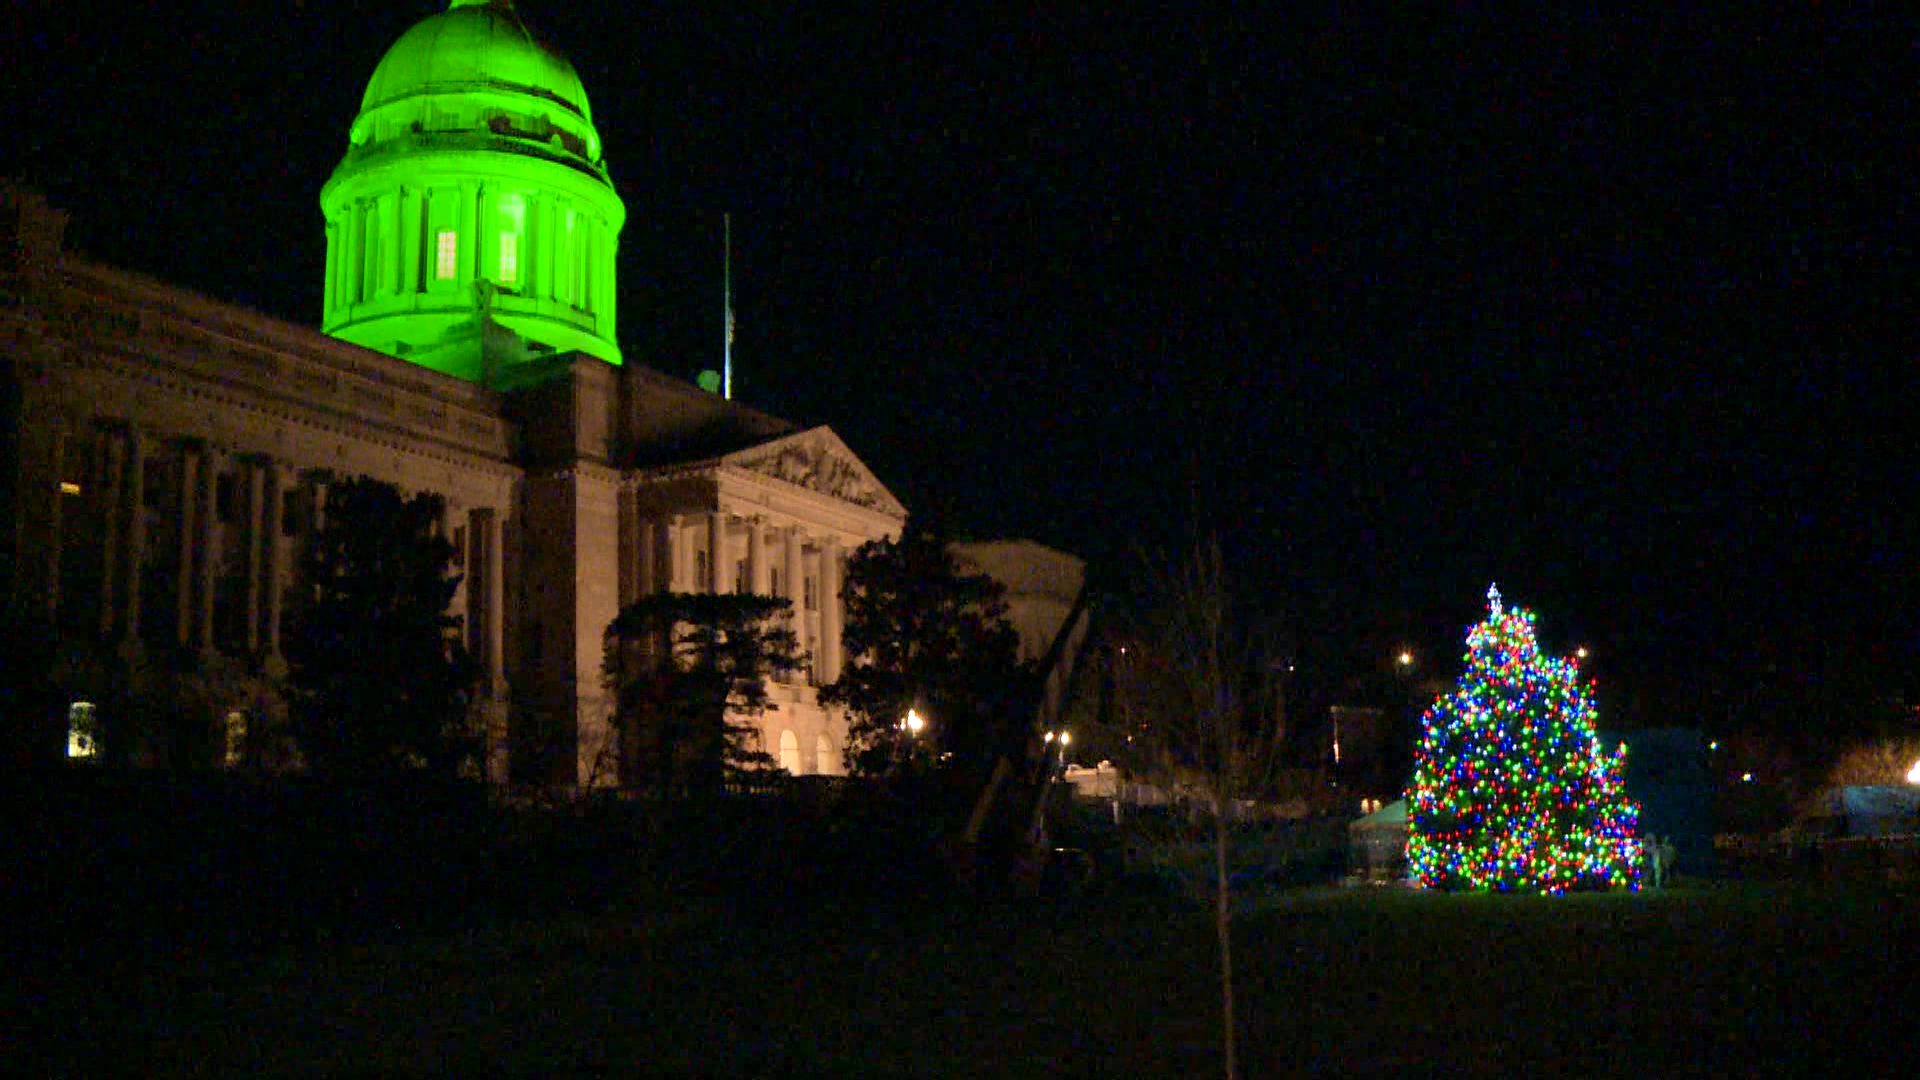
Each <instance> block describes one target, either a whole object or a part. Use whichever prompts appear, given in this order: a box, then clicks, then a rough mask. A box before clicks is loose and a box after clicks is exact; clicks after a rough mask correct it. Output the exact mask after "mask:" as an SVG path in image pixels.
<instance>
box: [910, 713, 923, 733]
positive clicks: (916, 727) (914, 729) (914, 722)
mask: <svg viewBox="0 0 1920 1080" xmlns="http://www.w3.org/2000/svg"><path fill="white" fill-rule="evenodd" d="M926 726H927V722H926V721H925V720H922V719H920V714H919V713H917V712H915V711H914V710H912V709H908V710H907V734H908V735H919V734H920V729H921V728H923V727H926Z"/></svg>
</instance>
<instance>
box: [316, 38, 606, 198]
mask: <svg viewBox="0 0 1920 1080" xmlns="http://www.w3.org/2000/svg"><path fill="white" fill-rule="evenodd" d="M460 132H471V133H475V134H479V133H485V134H487V135H491V136H505V137H509V138H515V139H517V140H519V141H520V142H522V143H524V144H526V145H525V149H526V150H528V151H531V152H536V153H543V152H555V151H557V152H564V153H565V154H566V155H567V156H569V157H572V158H576V159H579V161H580V162H581V163H583V164H586V165H588V166H589V167H591V168H594V169H596V170H599V169H603V168H604V166H603V165H602V163H601V161H600V136H599V134H598V133H596V132H595V131H594V129H593V109H592V107H591V106H589V105H588V104H587V91H586V88H585V87H583V86H581V85H580V76H579V75H578V74H576V73H575V72H574V70H573V65H572V64H571V63H569V62H568V61H567V58H566V57H564V56H562V55H560V53H559V52H558V51H556V50H555V49H554V48H553V47H552V46H549V45H547V44H546V43H545V42H542V41H540V40H539V39H538V38H536V37H534V36H533V34H532V33H530V32H529V31H528V30H527V26H526V24H525V23H523V22H521V21H520V16H519V15H518V14H517V13H515V11H514V10H513V4H512V3H510V2H509V0H455V2H454V4H453V6H452V7H450V8H449V9H448V10H446V11H444V12H442V13H440V14H438V15H434V16H432V17H430V18H427V19H425V20H423V21H421V22H420V23H419V24H417V25H415V26H414V27H413V29H411V30H408V31H407V32H406V33H405V34H403V35H401V37H400V40H399V41H396V42H394V44H393V47H392V48H391V49H388V50H387V55H386V56H385V57H384V58H383V59H382V60H381V61H380V66H378V67H376V68H374V69H373V78H371V79H369V80H368V81H367V92H366V93H365V94H364V95H363V96H362V97H361V99H360V115H359V117H358V118H357V119H355V120H354V123H353V130H352V134H351V142H352V144H353V148H354V150H355V151H358V150H361V149H363V148H364V149H366V150H368V151H373V152H377V151H380V150H382V149H387V148H389V145H390V144H391V143H392V142H393V141H394V140H396V139H398V140H402V141H405V140H407V139H408V138H409V137H410V136H418V135H427V136H439V137H441V138H445V137H446V136H449V135H452V134H455V133H460Z"/></svg>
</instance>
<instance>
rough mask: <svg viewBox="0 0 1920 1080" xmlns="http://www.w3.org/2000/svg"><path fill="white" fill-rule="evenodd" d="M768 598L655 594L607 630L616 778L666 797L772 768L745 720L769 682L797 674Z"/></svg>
mask: <svg viewBox="0 0 1920 1080" xmlns="http://www.w3.org/2000/svg"><path fill="white" fill-rule="evenodd" d="M789 606H790V605H789V603H788V601H786V600H783V599H780V598H778V597H772V596H752V595H746V594H724V595H706V594H695V593H656V594H654V595H651V596H647V597H643V598H642V599H640V600H639V601H638V602H636V603H634V604H631V605H629V606H628V607H627V608H625V609H624V610H622V611H621V612H620V614H619V615H618V616H617V617H615V618H614V620H613V622H612V623H611V624H610V625H609V626H608V627H607V635H606V650H607V651H606V662H605V668H604V670H605V673H606V680H607V687H608V689H609V690H611V691H612V692H613V695H614V701H615V709H616V713H615V718H614V721H615V727H616V729H617V730H618V732H619V735H620V748H621V771H622V780H623V782H625V783H627V784H632V785H641V786H646V787H651V788H653V789H654V790H655V791H656V792H658V793H660V794H662V795H672V794H680V795H696V796H699V795H712V794H716V793H718V792H719V791H720V790H722V789H723V788H724V787H725V786H726V785H727V784H730V783H742V782H750V781H751V780H753V779H755V778H756V777H758V776H762V775H765V774H767V773H770V772H772V771H773V770H774V768H775V765H774V761H773V758H772V757H771V756H769V755H768V754H767V753H766V752H765V751H764V750H763V749H761V748H760V747H759V745H758V742H757V740H758V730H757V729H756V728H755V727H754V726H753V725H752V724H750V723H747V722H746V721H745V720H744V719H742V718H743V717H746V716H752V715H755V714H758V713H760V712H761V711H763V710H765V709H766V708H768V705H767V680H768V679H771V678H779V677H781V676H784V675H787V674H790V673H791V672H793V671H796V670H798V669H799V668H800V667H801V666H802V665H803V664H804V663H805V660H804V658H803V657H801V656H800V655H799V653H798V651H797V645H796V643H795V639H794V634H793V631H792V630H791V629H790V628H789V627H788V626H787V620H786V618H785V616H786V613H787V610H788V608H789Z"/></svg>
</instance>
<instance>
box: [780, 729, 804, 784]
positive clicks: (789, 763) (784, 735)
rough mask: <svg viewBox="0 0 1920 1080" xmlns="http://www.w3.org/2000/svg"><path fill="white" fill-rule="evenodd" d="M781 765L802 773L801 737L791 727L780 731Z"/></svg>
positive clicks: (789, 770)
mask: <svg viewBox="0 0 1920 1080" xmlns="http://www.w3.org/2000/svg"><path fill="white" fill-rule="evenodd" d="M780 767H781V768H783V769H785V770H787V771H788V772H790V773H792V774H793V775H795V776H799V775H800V739H799V737H798V736H796V735H794V733H793V729H791V728H789V729H787V730H786V731H782V732H781V733H780Z"/></svg>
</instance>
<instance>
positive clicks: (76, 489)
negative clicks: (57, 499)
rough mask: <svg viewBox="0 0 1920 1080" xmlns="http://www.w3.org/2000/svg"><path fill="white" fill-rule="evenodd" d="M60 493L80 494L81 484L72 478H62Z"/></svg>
mask: <svg viewBox="0 0 1920 1080" xmlns="http://www.w3.org/2000/svg"><path fill="white" fill-rule="evenodd" d="M60 494H62V495H78V494H80V485H79V484H76V483H74V482H73V481H71V480H62V481H60Z"/></svg>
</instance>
